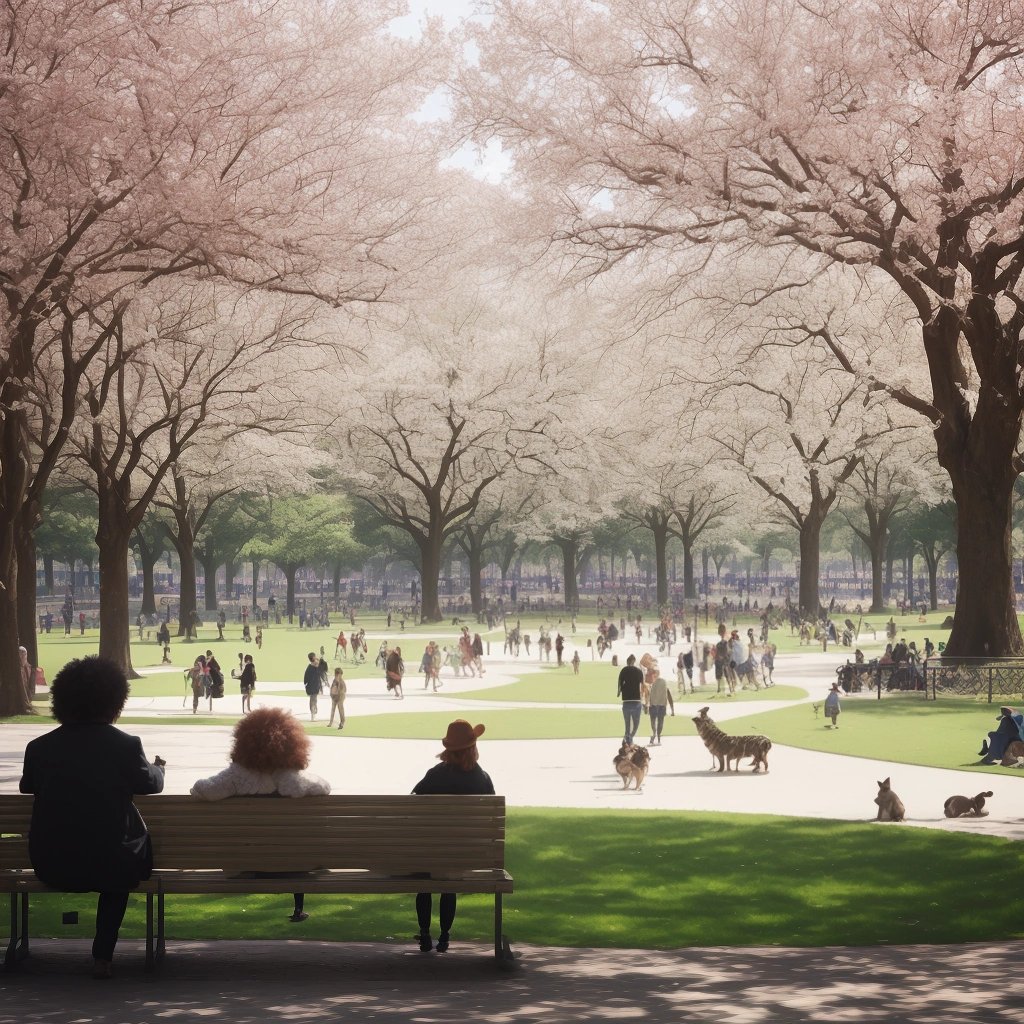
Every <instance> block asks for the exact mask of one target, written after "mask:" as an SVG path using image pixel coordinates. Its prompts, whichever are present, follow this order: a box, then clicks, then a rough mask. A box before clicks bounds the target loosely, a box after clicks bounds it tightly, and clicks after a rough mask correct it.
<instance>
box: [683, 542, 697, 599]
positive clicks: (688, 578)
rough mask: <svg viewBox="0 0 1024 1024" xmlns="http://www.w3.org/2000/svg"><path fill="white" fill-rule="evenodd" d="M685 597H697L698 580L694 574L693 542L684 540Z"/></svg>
mask: <svg viewBox="0 0 1024 1024" xmlns="http://www.w3.org/2000/svg"><path fill="white" fill-rule="evenodd" d="M683 597H684V598H685V599H687V600H690V601H695V600H696V599H697V581H696V580H695V579H694V575H693V543H692V542H688V541H685V540H684V541H683Z"/></svg>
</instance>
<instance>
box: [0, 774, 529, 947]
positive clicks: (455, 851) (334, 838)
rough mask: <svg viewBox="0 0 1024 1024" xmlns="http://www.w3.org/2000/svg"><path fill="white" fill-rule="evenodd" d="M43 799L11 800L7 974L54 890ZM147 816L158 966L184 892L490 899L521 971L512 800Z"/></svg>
mask: <svg viewBox="0 0 1024 1024" xmlns="http://www.w3.org/2000/svg"><path fill="white" fill-rule="evenodd" d="M32 799H33V798H32V797H31V796H23V795H13V794H4V795H0V892H6V893H9V894H10V910H11V932H10V935H11V937H10V942H9V944H8V947H7V954H6V957H5V963H6V964H7V965H8V966H10V965H11V964H13V963H15V962H17V961H18V960H21V959H23V958H24V957H26V956H28V952H29V934H28V932H29V928H28V919H29V896H30V895H31V894H32V893H37V892H49V891H52V890H51V889H50V888H49V887H48V886H46V885H43V884H42V883H41V882H40V881H39V880H38V879H37V878H36V877H35V875H34V873H33V872H32V868H31V866H30V863H29V857H28V827H29V820H30V817H31V813H32ZM136 806H138V808H139V810H140V811H141V812H142V815H143V817H144V818H145V819H146V824H147V825H148V827H149V831H150V835H151V836H152V839H153V858H154V864H155V870H154V872H153V877H152V878H151V879H150V880H149V881H147V882H143V883H142V884H141V885H140V886H139V888H138V889H137V890H136V891H137V892H140V893H143V894H145V896H146V965H147V967H152V966H154V965H155V964H156V963H157V962H158V961H159V960H160V959H161V958H162V956H163V955H164V952H165V942H164V904H165V900H166V898H167V897H168V896H174V895H176V894H179V893H191V894H197V893H198V894H202V893H237V894H238V895H247V894H251V893H291V892H305V893H311V894H359V893H367V894H380V893H417V892H432V893H440V892H453V893H459V894H463V893H485V894H487V895H493V896H494V956H495V958H496V959H497V960H498V962H499V963H500V964H508V963H509V962H511V960H512V952H511V949H510V948H509V945H508V942H507V940H506V939H505V937H504V936H503V934H502V930H501V911H502V906H501V898H502V895H503V894H504V893H510V892H512V876H511V875H509V873H508V872H507V871H506V870H505V866H504V865H505V798H504V797H501V796H323V797H305V798H303V799H298V800H292V799H286V798H270V797H236V798H233V799H230V800H222V801H217V802H208V801H205V800H199V799H196V798H195V797H191V796H149V797H137V798H136ZM268 875H270V876H271V877H267V876H268ZM410 913H412V910H411V908H410Z"/></svg>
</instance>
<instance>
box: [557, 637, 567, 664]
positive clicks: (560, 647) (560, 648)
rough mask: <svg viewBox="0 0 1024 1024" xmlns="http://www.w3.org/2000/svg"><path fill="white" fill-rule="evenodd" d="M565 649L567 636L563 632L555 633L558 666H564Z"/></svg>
mask: <svg viewBox="0 0 1024 1024" xmlns="http://www.w3.org/2000/svg"><path fill="white" fill-rule="evenodd" d="M564 651H565V637H564V636H562V634H561V633H556V634H555V661H556V662H557V663H558V667H559V668H561V667H562V654H563V652H564Z"/></svg>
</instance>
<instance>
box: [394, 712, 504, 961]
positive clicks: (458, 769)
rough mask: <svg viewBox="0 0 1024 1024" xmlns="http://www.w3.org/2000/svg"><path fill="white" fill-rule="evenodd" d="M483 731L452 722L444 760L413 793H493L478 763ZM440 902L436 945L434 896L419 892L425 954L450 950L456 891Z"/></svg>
mask: <svg viewBox="0 0 1024 1024" xmlns="http://www.w3.org/2000/svg"><path fill="white" fill-rule="evenodd" d="M483 734H484V727H483V726H482V725H470V724H469V722H467V721H465V720H464V719H462V718H458V719H456V720H455V721H454V722H451V723H450V724H449V726H448V731H447V733H446V734H445V737H444V739H443V740H441V743H442V745H443V746H444V750H443V751H441V753H440V754H438V755H437V756H438V759H439V760H440V762H441V763H440V764H437V765H434V767H433V768H431V769H430V770H429V771H428V772H427V774H426V775H424V776H423V778H422V779H420V781H419V782H417V783H416V785H415V786H414V787H413V793H414V794H416V795H417V796H425V795H428V794H429V795H433V794H448V793H452V794H459V795H467V796H471V795H474V794H478V795H482V796H484V795H493V793H494V783H493V782H491V777H490V776H489V775H488V774H487V772H485V771H484V770H483V769H482V768H481V767H480V765H479V763H478V762H479V760H480V754H479V752H478V750H477V746H476V741H477V739H478V738H479V737H480V736H482V735H483ZM454 852H457V851H454ZM440 903H441V905H440V920H439V922H438V923H439V925H440V928H441V933H440V935H438V937H437V946H436V947H435V946H434V944H433V941H432V940H431V937H430V921H431V917H432V915H433V896H432V895H431V894H430V893H429V892H420V893H417V894H416V920H417V923H418V924H419V928H420V931H419V934H418V935H417V936H416V938H417V940H418V941H419V944H420V951H421V952H423V953H429V952H430V950H431V949H434V948H436V949H437V951H438V953H447V952H448V942H449V939H450V933H451V930H452V924H453V923H454V921H455V909H456V896H455V893H453V892H443V893H441V900H440Z"/></svg>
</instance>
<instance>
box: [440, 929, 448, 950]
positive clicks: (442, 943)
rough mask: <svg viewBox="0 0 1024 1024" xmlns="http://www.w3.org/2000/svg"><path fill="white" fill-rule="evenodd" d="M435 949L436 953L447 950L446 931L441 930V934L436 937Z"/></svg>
mask: <svg viewBox="0 0 1024 1024" xmlns="http://www.w3.org/2000/svg"><path fill="white" fill-rule="evenodd" d="M437 951H438V953H447V952H448V933H447V932H441V934H440V935H439V936H438V937H437Z"/></svg>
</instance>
